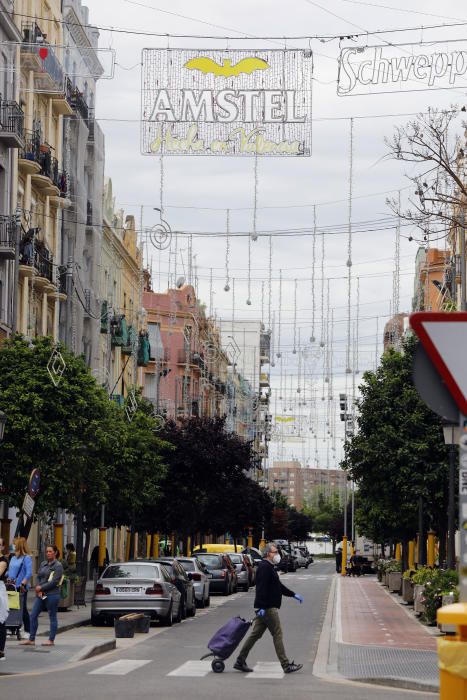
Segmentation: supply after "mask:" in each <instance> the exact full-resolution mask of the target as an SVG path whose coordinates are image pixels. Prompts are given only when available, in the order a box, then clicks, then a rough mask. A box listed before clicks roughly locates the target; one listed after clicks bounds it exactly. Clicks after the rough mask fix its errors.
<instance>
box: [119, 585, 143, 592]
mask: <svg viewBox="0 0 467 700" xmlns="http://www.w3.org/2000/svg"><path fill="white" fill-rule="evenodd" d="M115 593H141V586H115Z"/></svg>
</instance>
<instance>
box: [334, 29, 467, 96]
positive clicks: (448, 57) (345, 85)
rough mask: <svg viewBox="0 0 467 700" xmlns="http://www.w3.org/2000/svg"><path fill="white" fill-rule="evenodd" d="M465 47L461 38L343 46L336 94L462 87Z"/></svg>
mask: <svg viewBox="0 0 467 700" xmlns="http://www.w3.org/2000/svg"><path fill="white" fill-rule="evenodd" d="M453 44H455V47H453V46H452V45H453ZM451 47H452V48H451ZM465 48H466V41H465V39H464V40H459V41H455V40H453V41H443V42H430V43H429V44H423V43H418V44H415V43H412V44H386V45H382V46H352V47H347V48H344V49H342V50H341V53H340V57H339V75H338V80H337V94H338V95H340V96H346V95H368V94H378V93H386V92H409V91H410V92H411V91H418V90H430V89H434V90H440V89H449V88H451V89H452V88H453V87H456V86H460V87H464V85H465V78H466V76H467V51H466V50H465Z"/></svg>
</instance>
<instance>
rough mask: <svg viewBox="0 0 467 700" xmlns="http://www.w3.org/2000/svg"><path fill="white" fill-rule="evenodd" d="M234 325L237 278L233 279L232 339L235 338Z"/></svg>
mask: <svg viewBox="0 0 467 700" xmlns="http://www.w3.org/2000/svg"><path fill="white" fill-rule="evenodd" d="M234 325H235V278H233V279H232V330H231V333H232V338H234Z"/></svg>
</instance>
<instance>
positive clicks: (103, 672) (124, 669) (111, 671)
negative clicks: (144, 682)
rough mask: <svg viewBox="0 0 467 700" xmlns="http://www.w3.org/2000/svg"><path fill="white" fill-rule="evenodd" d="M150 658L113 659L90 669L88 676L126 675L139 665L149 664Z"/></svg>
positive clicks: (139, 666)
mask: <svg viewBox="0 0 467 700" xmlns="http://www.w3.org/2000/svg"><path fill="white" fill-rule="evenodd" d="M150 663H151V660H150V659H120V661H114V662H113V663H111V664H107V665H106V666H101V667H100V668H95V669H94V671H90V672H89V675H90V676H93V675H94V676H126V675H127V673H131V671H136V669H137V668H141V666H146V664H150Z"/></svg>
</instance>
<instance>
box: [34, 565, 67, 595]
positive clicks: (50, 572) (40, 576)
mask: <svg viewBox="0 0 467 700" xmlns="http://www.w3.org/2000/svg"><path fill="white" fill-rule="evenodd" d="M62 578H63V566H62V564H61V562H59V561H58V559H55V560H54V561H51V562H50V563H49V562H48V561H47V560H46V561H43V562H42V564H41V565H40V567H39V570H38V572H37V584H38V585H39V586H40V587H41V591H42V592H43V593H59V592H60V585H61V583H62Z"/></svg>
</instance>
